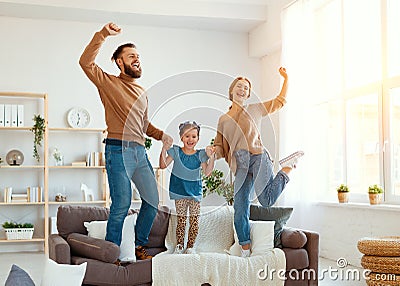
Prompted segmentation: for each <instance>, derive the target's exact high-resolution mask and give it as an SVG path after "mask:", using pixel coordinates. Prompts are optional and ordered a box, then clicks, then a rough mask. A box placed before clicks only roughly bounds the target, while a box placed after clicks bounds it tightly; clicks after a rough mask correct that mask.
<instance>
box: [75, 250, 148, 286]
mask: <svg viewBox="0 0 400 286" xmlns="http://www.w3.org/2000/svg"><path fill="white" fill-rule="evenodd" d="M84 262H87V267H86V275H85V279H84V280H83V284H85V285H98V286H110V285H151V282H152V277H151V268H152V259H147V260H138V261H136V262H135V263H130V264H128V265H126V266H117V265H115V264H112V263H106V262H102V261H99V260H95V259H90V258H83V257H77V256H72V257H71V263H72V264H74V265H79V264H82V263H84Z"/></svg>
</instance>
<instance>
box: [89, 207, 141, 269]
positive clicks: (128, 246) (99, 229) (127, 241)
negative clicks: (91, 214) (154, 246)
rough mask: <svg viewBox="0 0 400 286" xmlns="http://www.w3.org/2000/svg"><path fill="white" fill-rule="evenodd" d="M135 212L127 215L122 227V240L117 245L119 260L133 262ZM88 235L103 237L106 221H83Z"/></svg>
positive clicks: (134, 258) (105, 230) (104, 236)
mask: <svg viewBox="0 0 400 286" xmlns="http://www.w3.org/2000/svg"><path fill="white" fill-rule="evenodd" d="M136 218H137V214H136V213H134V214H131V215H127V216H126V217H125V220H124V225H123V227H122V240H121V245H120V246H119V249H120V253H119V260H121V261H123V262H135V261H136V256H135V225H136ZM83 224H84V226H85V227H86V229H87V231H88V236H89V237H94V238H99V239H103V240H104V239H105V238H106V232H107V221H96V220H95V221H91V222H84V223H83Z"/></svg>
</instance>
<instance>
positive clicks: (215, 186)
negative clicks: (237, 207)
mask: <svg viewBox="0 0 400 286" xmlns="http://www.w3.org/2000/svg"><path fill="white" fill-rule="evenodd" d="M223 176H224V173H223V172H222V171H220V170H217V169H215V170H213V171H212V172H211V175H210V176H208V177H207V176H204V175H203V176H202V180H203V197H204V198H205V197H206V196H207V195H209V194H212V193H216V194H217V195H220V196H223V197H224V198H225V201H226V202H227V204H228V205H233V197H234V189H233V184H232V183H226V182H225V181H224V180H223V179H222V178H223Z"/></svg>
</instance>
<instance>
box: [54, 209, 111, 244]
mask: <svg viewBox="0 0 400 286" xmlns="http://www.w3.org/2000/svg"><path fill="white" fill-rule="evenodd" d="M109 213H110V211H109V209H107V208H105V207H98V206H71V205H62V206H59V207H58V211H57V229H58V233H59V234H60V235H61V236H62V237H63V238H64V239H67V236H68V235H70V234H71V233H80V234H87V230H86V228H85V226H84V225H83V223H84V222H85V221H92V220H107V219H108V215H109Z"/></svg>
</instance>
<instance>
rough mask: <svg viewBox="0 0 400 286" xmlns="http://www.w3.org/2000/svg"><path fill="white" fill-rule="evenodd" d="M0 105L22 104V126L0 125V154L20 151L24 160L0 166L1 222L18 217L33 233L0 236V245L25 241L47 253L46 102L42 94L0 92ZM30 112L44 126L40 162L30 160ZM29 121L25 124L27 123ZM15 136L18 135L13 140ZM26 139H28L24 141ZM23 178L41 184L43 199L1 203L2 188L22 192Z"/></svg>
mask: <svg viewBox="0 0 400 286" xmlns="http://www.w3.org/2000/svg"><path fill="white" fill-rule="evenodd" d="M0 104H22V105H24V113H23V115H24V120H23V121H24V125H23V126H14V127H4V126H0V142H2V143H1V145H0V154H1V156H4V160H5V159H6V154H7V152H8V151H9V150H11V149H18V150H21V151H22V152H23V154H24V163H23V164H22V165H20V166H8V165H7V163H6V162H4V163H3V164H2V165H0V176H1V178H2V179H1V180H0V191H1V192H2V202H1V203H0V206H1V209H0V217H1V218H2V220H3V221H1V224H2V223H3V222H4V221H10V220H14V221H17V220H20V221H19V222H20V223H25V222H31V223H33V224H34V225H35V232H34V234H33V238H32V239H21V240H7V239H6V238H5V236H2V237H1V238H0V244H1V245H3V244H18V245H20V244H26V243H29V244H30V243H39V244H41V245H42V246H39V248H42V249H43V250H44V251H45V252H47V249H48V246H47V237H48V236H47V234H48V227H49V225H48V220H47V219H46V218H47V217H48V204H47V201H46V200H47V195H48V194H47V189H48V186H47V183H48V180H47V179H46V178H47V175H48V168H47V152H46V150H47V149H48V146H47V142H48V140H47V139H48V138H47V136H48V132H47V118H48V113H47V112H48V105H47V104H48V103H47V94H45V93H25V92H0ZM34 114H40V115H41V116H42V117H43V118H44V119H45V124H46V129H45V134H44V138H43V143H42V148H41V150H39V153H40V155H41V162H39V163H37V162H36V161H35V160H34V159H33V152H32V145H33V134H32V133H31V132H30V128H32V121H30V120H28V119H31V118H32V117H33V115H34ZM28 122H29V123H28ZM15 138H21V139H20V140H15ZM27 138H30V139H29V140H27ZM25 181H29V182H32V183H31V185H37V186H42V187H43V199H44V201H43V202H12V203H11V202H7V203H6V202H4V191H3V190H4V188H5V187H13V189H14V188H15V191H17V192H18V191H21V190H22V191H26V187H27V186H26V185H23V184H24V182H25Z"/></svg>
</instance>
